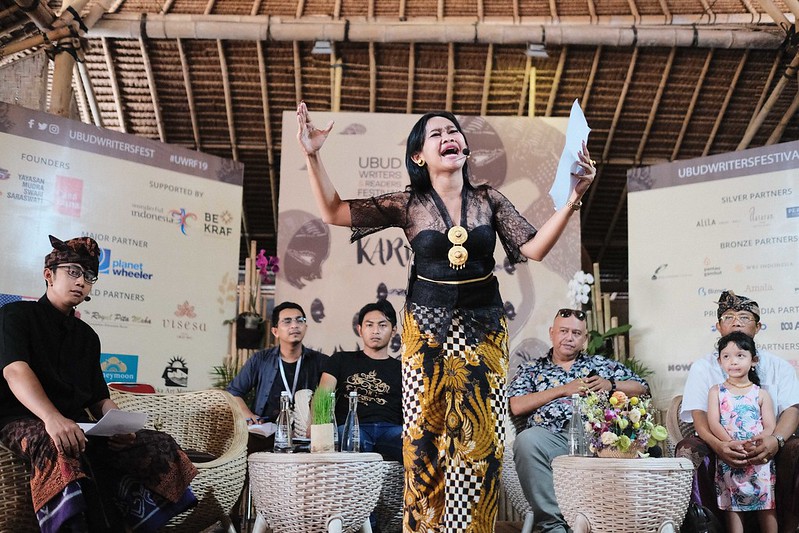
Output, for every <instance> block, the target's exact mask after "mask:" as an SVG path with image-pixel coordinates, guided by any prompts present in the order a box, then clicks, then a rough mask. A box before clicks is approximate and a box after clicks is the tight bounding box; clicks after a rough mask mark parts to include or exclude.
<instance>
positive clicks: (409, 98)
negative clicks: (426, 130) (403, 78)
mask: <svg viewBox="0 0 799 533" xmlns="http://www.w3.org/2000/svg"><path fill="white" fill-rule="evenodd" d="M415 79H416V46H415V45H414V43H408V94H407V95H406V98H405V112H406V113H408V114H410V113H413V83H414V80H415Z"/></svg>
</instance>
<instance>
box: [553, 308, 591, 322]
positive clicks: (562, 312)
mask: <svg viewBox="0 0 799 533" xmlns="http://www.w3.org/2000/svg"><path fill="white" fill-rule="evenodd" d="M572 315H574V318H576V319H577V320H585V313H584V312H583V311H579V310H577V309H565V308H564V309H558V316H559V317H562V318H569V317H570V316H572Z"/></svg>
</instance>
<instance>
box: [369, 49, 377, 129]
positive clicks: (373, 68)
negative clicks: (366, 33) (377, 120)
mask: <svg viewBox="0 0 799 533" xmlns="http://www.w3.org/2000/svg"><path fill="white" fill-rule="evenodd" d="M375 109H377V58H376V56H375V43H369V112H370V113H374V112H375Z"/></svg>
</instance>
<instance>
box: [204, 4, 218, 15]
mask: <svg viewBox="0 0 799 533" xmlns="http://www.w3.org/2000/svg"><path fill="white" fill-rule="evenodd" d="M215 5H216V0H208V2H206V3H205V9H204V10H203V15H210V14H211V13H213V12H214V6H215Z"/></svg>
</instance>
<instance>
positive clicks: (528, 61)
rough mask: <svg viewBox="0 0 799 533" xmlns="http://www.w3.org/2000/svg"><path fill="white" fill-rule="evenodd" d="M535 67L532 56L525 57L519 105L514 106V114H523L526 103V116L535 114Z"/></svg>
mask: <svg viewBox="0 0 799 533" xmlns="http://www.w3.org/2000/svg"><path fill="white" fill-rule="evenodd" d="M534 99H535V67H533V58H532V57H530V56H526V57H525V61H524V79H523V80H522V90H521V91H520V92H519V105H518V106H517V108H516V116H519V117H521V116H523V115H524V106H525V105H527V107H528V109H527V114H528V116H531V117H534V116H535V101H534Z"/></svg>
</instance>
